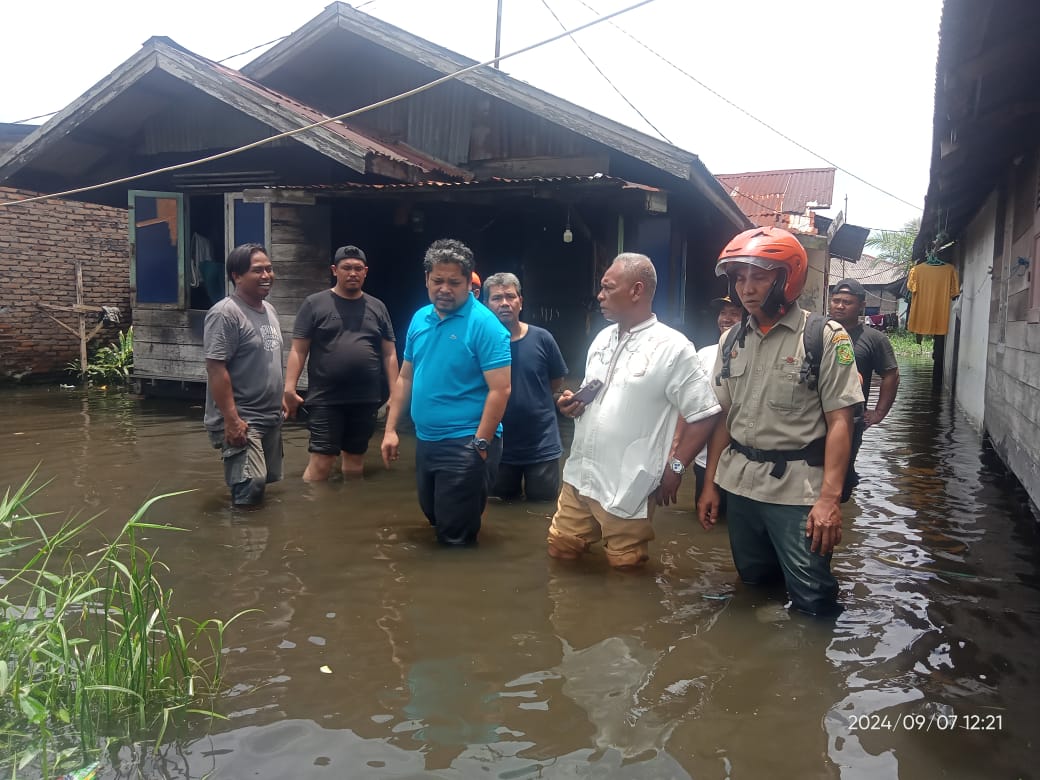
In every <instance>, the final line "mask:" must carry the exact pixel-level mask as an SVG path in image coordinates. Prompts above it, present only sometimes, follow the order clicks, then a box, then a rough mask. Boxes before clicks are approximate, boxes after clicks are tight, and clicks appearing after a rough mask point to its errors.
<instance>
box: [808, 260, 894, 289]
mask: <svg viewBox="0 0 1040 780" xmlns="http://www.w3.org/2000/svg"><path fill="white" fill-rule="evenodd" d="M904 276H906V272H905V271H904V270H903V267H902V266H901V265H899V264H898V263H892V262H889V261H888V260H882V259H880V258H878V257H873V256H871V255H863V256H862V257H861V258H860V260H859V262H856V263H850V262H843V261H841V260H839V259H837V258H835V259H833V260H831V272H830V276H829V278H828V281H827V286H828V287H833V286H834V285H835V284H837V283H838V282H840V281H841V280H842V279H855V280H856V281H857V282H859V283H860V284H862V285H863V286H868V285H880V284H891V283H892V282H898V281H899V280H900V279H902V278H903V277H904Z"/></svg>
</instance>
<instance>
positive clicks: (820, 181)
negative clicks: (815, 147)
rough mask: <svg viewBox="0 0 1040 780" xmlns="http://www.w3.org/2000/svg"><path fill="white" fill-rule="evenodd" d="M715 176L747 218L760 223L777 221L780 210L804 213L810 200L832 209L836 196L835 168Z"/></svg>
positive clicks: (782, 211) (817, 204)
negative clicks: (832, 202)
mask: <svg viewBox="0 0 1040 780" xmlns="http://www.w3.org/2000/svg"><path fill="white" fill-rule="evenodd" d="M715 178H716V179H717V180H718V182H719V183H720V184H721V185H722V186H723V187H725V188H726V190H727V191H728V192H729V196H730V197H731V198H733V200H734V202H735V203H736V204H737V206H738V207H740V210H741V211H743V212H744V214H745V215H746V216H747V217H748V219H750V220H751V221H752V222H754V223H755V224H758V225H772V224H775V222H776V217H777V213H778V212H779V213H781V214H805V212H806V210H807V208H808V207H809V204H811V203H815V205H816V207H818V208H821V209H826V208H830V206H831V200H832V198H833V197H834V168H792V169H790V170H783V171H752V172H749V173H722V174H716V176H715ZM763 219H764V220H765V221H762V220H763Z"/></svg>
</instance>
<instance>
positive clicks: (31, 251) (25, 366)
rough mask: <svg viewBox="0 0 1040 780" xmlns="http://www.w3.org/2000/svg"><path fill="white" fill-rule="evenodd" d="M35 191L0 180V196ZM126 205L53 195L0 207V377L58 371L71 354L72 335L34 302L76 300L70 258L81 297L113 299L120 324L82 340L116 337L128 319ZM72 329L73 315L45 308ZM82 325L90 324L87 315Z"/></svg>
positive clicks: (95, 301)
mask: <svg viewBox="0 0 1040 780" xmlns="http://www.w3.org/2000/svg"><path fill="white" fill-rule="evenodd" d="M35 194H36V193H32V192H27V191H25V190H16V189H10V188H7V187H0V202H4V203H8V202H11V201H15V200H20V199H21V198H25V197H31V196H33V195H35ZM126 219H127V216H126V211H125V210H124V209H115V208H110V207H107V206H95V205H93V204H89V203H79V202H76V201H67V200H60V199H49V200H45V201H40V202H37V203H30V204H25V205H19V206H4V207H0V382H2V381H24V380H33V379H45V378H51V377H55V376H60V375H63V374H64V372H65V367H66V365H67V364H68V363H69V362H70V361H73V360H76V359H78V358H79V339H78V338H77V337H75V336H73V335H72V334H71V333H69V332H68V331H67V330H65V329H63V328H62V327H60V326H59V325H58V324H57V323H55V322H54V321H53V320H51V319H49V318H48V317H47V316H46V314H45V313H44V311H42V310H41V309H39V308H38V307H37V306H36V301H43V302H45V303H50V304H53V305H56V306H71V305H72V304H74V303H75V302H76V265H75V261H76V258H77V257H78V258H80V259H81V260H82V263H83V298H84V303H86V304H88V305H93V306H118V307H119V309H120V313H121V315H122V317H121V320H122V321H121V324H120V325H119V326H114V325H108V324H106V325H105V326H104V327H103V328H102V329H101V331H100V332H99V333H98V334H97V336H95V337H94V339H93V340H92V341H91V342H90V348H91V349H93V348H95V347H97V346H103V345H105V344H108V343H109V342H111V341H117V340H118V338H119V337H118V333H119V330H120V329H124V330H125V329H126V327H128V326H129V325H130V324H131V320H130V265H129V262H130V261H129V256H130V253H129V242H128V240H127V227H126V224H127V223H126ZM48 313H49V314H51V315H52V316H54V317H56V318H57V319H59V320H61V321H62V322H64V323H65V324H67V325H68V326H70V327H71V328H73V330H76V329H77V328H78V319H77V316H76V315H75V314H73V313H71V312H68V313H66V312H58V311H49V312H48ZM87 317H88V318H87V332H88V333H89V332H90V330H92V329H93V327H94V325H95V324H97V321H98V320H97V318H96V317H94V315H87Z"/></svg>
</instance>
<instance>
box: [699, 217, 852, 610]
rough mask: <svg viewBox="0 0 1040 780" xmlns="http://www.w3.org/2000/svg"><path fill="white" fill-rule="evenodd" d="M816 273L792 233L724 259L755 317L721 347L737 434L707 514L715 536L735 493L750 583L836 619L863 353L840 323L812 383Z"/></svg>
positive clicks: (706, 497)
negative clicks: (778, 585)
mask: <svg viewBox="0 0 1040 780" xmlns="http://www.w3.org/2000/svg"><path fill="white" fill-rule="evenodd" d="M807 267H808V260H807V257H806V254H805V250H804V249H803V248H802V246H801V244H799V243H798V240H797V239H796V238H795V237H794V236H793V235H791V234H790V233H788V232H787V231H785V230H781V229H780V228H754V229H752V230H748V231H745V232H744V233H741V234H740V235H739V236H737V237H736V238H734V239H733V241H731V242H730V243H729V245H728V246H727V247H726V248H725V249H724V250H723V252H722V255H721V256H720V258H719V263H718V265H717V266H716V273H717V274H718V275H720V276H721V275H722V274H726V275H727V276H728V277H729V281H730V287H731V290H732V293H733V294H735V295H736V296H738V297H739V299H740V301H741V303H742V304H743V305H744V308H745V309H747V311H748V312H749V314H750V317H749V318H748V319H747V320H746V321H745V322H743V323H742V324H740V325H736V326H734V327H737V328H740V329H741V331H740V332H739V338H738V339H737V341H736V343H735V345H734V347H733V349H732V350H731V351H730V352H729V359H728V360H725V359H724V357H725V356H724V355H723V354H722V349H721V348H720V354H719V356H718V357H717V358H716V361H715V369H714V372H713V375H714V376H716V377H718V380H717V381H716V382H715V385H714V387H715V392H716V395H717V396H718V398H719V403H720V404H721V405H722V409H723V413H724V414H725V425H719V426H717V427H716V429H715V433H714V434H713V436H712V439H711V443H710V444H709V447H708V465H707V468H706V477H705V489H704V492H703V493H702V495H701V499H700V501H699V502H698V507H697V509H698V515H699V517H700V520H701V523H702V525H704V527H705V528H708V529H710V528H711V527H712V526H714V524H715V521H716V519H717V516H718V502H719V492H718V488H719V487H721V488H722V489H724V490H726V491H728V492H729V493H730V497H729V507H728V511H727V527H728V529H729V535H730V546H731V548H732V551H733V562H734V563H735V564H736V567H737V571H738V573H739V574H740V578H741V579H742V580H743V581H744V582H745V583H748V584H753V585H759V584H768V583H770V582H772V581H778V580H779V579H780V578H781V577H782V578H783V580H784V582H785V584H786V586H787V591H788V594H789V596H790V598H791V606H793V607H794V608H795V609H798V610H801V611H803V612H808V613H811V614H814V615H832V614H835V613H837V612H838V611H839V607H838V602H837V594H838V585H837V582H836V581H835V579H834V576H833V575H832V574H831V571H830V561H831V552H832V550H833V549H834V547H835V546H836V545H837V544H838V543H839V542H840V541H841V505H840V499H841V490H842V483H843V481H844V477H845V468H846V466H847V463H848V457H849V449H850V446H851V441H852V416H853V409H854V408H855V406H856V405H857V404H860V403H862V402H863V392H862V389H861V388H860V383H859V377H858V375H857V373H856V360H855V355H854V354H853V350H852V342H851V341H850V339H849V336H848V333H846V332H845V329H844V328H842V327H841V326H840V325H838V324H837V323H835V322H829V323H827V324H826V325H825V326H824V329H823V355H822V359H821V362H820V370H819V377H818V388H815V389H814V388H811V387H810V386H809V384H808V383H807V382H806V381H805V380H804V378H803V373H804V372H803V370H802V369H803V363H805V348H804V345H803V333H804V331H805V323H806V319H807V317H808V314H809V313H808V312H807V311H805V310H804V309H801V308H799V307H798V305H797V304H796V303H795V300H796V299H797V298H798V295H799V294H801V291H802V288H803V287H804V286H805V275H806V270H807ZM723 342H725V337H723ZM727 363H728V373H727V371H726V370H724V368H725V366H726V364H727ZM715 483H718V484H717V485H716V484H715Z"/></svg>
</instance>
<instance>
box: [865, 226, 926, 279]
mask: <svg viewBox="0 0 1040 780" xmlns="http://www.w3.org/2000/svg"><path fill="white" fill-rule="evenodd" d="M920 230H921V218H920V217H914V218H913V219H910V220H907V221H906V223H904V225H903V229H902V230H875V231H874V232H872V233H871V234H870V237H869V238H867V241H866V246H868V247H870V249H871V250H872V251H873V255H874V256H875V257H877V258H878V259H879V260H887V261H889V262H891V263H896V264H898V265H899V266H900V267H901V268H902V269H903V271H904V272H909V271H910V268H911V267H912V265H913V254H914V241H916V240H917V234H918V233H919V232H920Z"/></svg>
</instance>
